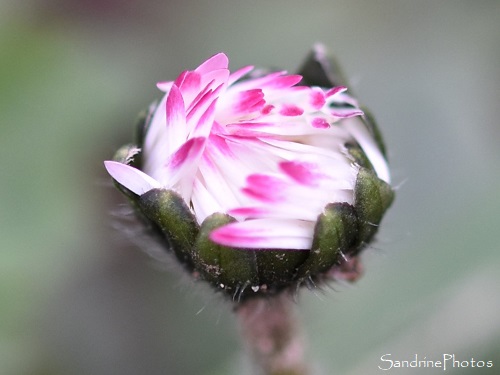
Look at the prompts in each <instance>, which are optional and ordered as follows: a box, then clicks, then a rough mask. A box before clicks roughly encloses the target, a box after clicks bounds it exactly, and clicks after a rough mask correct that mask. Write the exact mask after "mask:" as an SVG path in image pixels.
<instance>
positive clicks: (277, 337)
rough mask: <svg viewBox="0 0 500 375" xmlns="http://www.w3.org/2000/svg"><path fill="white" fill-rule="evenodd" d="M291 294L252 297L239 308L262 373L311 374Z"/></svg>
mask: <svg viewBox="0 0 500 375" xmlns="http://www.w3.org/2000/svg"><path fill="white" fill-rule="evenodd" d="M294 305H295V304H294V302H293V300H292V298H291V296H290V295H289V294H288V293H281V294H279V295H277V296H274V297H271V298H267V299H264V298H251V299H249V300H247V301H245V302H243V303H242V304H241V305H240V306H239V307H238V308H237V310H236V314H237V316H238V320H239V323H240V327H241V331H242V336H243V338H244V340H246V344H247V346H248V349H249V350H250V352H251V354H252V355H253V358H254V362H255V363H256V364H257V365H258V366H260V368H261V374H262V375H307V374H308V373H309V372H308V369H307V366H306V364H305V363H304V344H303V340H302V336H301V335H300V332H299V329H298V324H297V320H296V316H295V311H294V308H295V306H294Z"/></svg>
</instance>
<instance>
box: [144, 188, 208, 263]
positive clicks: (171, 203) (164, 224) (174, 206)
mask: <svg viewBox="0 0 500 375" xmlns="http://www.w3.org/2000/svg"><path fill="white" fill-rule="evenodd" d="M137 205H138V208H139V210H140V211H141V212H142V214H143V215H144V216H145V217H146V218H147V219H148V220H149V221H150V222H152V223H153V224H155V225H156V226H157V227H158V228H159V229H160V230H161V232H162V233H163V235H164V236H165V238H166V239H167V240H168V241H169V242H170V244H171V246H172V249H173V250H174V252H175V254H176V256H177V257H178V258H179V260H181V262H183V263H184V264H187V265H190V264H191V263H192V258H193V254H192V250H193V247H194V244H195V241H196V237H197V236H198V233H199V231H200V228H199V226H198V223H197V222H196V218H195V217H194V215H193V214H192V213H191V210H190V209H189V207H188V206H187V205H186V203H185V202H184V200H183V199H182V197H181V196H180V195H179V194H177V193H176V192H174V191H172V190H166V189H152V190H150V191H148V192H147V193H145V194H142V195H141V196H140V197H139V199H138V201H137Z"/></svg>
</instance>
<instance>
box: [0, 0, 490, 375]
mask: <svg viewBox="0 0 500 375" xmlns="http://www.w3.org/2000/svg"><path fill="white" fill-rule="evenodd" d="M317 41H321V42H323V43H325V44H326V46H327V47H328V48H329V49H330V50H331V52H333V53H334V54H335V55H336V56H337V57H338V58H339V60H340V61H341V63H342V65H343V67H344V70H345V72H346V74H347V75H348V77H349V78H350V81H351V88H352V90H353V91H354V92H355V93H356V94H357V96H358V97H359V98H360V100H361V101H362V102H363V103H364V104H366V105H367V106H368V107H369V108H370V109H371V110H372V111H373V113H374V114H375V115H376V118H377V120H378V122H379V125H380V127H381V129H382V131H383V133H384V135H385V139H386V143H387V145H388V149H389V154H390V161H391V167H392V171H393V179H394V183H395V185H397V186H398V194H397V199H396V202H395V204H394V206H393V208H392V209H391V210H390V211H389V213H388V215H387V216H386V218H385V220H384V222H383V225H382V228H381V231H380V234H379V236H378V241H377V242H376V243H375V244H374V245H373V247H372V248H371V249H369V250H367V252H366V255H365V257H364V264H365V269H366V273H365V276H364V277H363V278H362V279H361V280H360V281H359V282H358V283H357V284H355V285H353V286H346V285H340V284H334V285H332V287H333V288H332V290H326V291H318V292H317V293H312V292H308V291H303V292H302V293H301V295H300V298H299V310H300V315H301V318H302V320H303V321H304V323H305V327H304V332H305V334H306V336H307V339H308V343H309V355H310V357H311V359H312V361H313V363H314V366H315V371H316V372H315V373H317V374H325V375H326V374H328V375H329V374H343V375H345V374H347V375H358V374H376V373H383V372H381V371H380V370H379V369H378V366H379V365H383V364H382V362H381V361H380V356H382V355H383V354H386V353H391V354H392V358H393V359H399V360H403V359H409V360H411V359H412V358H413V356H414V355H415V353H418V354H419V356H421V357H424V356H426V357H427V359H435V360H438V359H440V357H441V356H442V355H443V354H444V353H453V354H455V355H456V356H457V358H459V359H461V360H470V359H471V358H474V359H475V360H492V361H493V362H494V367H493V368H492V369H477V368H476V369H470V368H469V369H452V371H451V372H450V373H452V374H476V373H488V374H496V373H498V368H499V367H500V318H499V312H500V272H499V270H498V269H499V265H500V251H499V248H500V245H499V243H498V234H499V227H500V226H499V222H500V220H499V219H500V173H499V171H500V168H499V165H500V164H499V162H500V148H499V147H498V143H499V142H498V141H499V140H500V128H499V123H498V109H499V106H500V103H499V100H500V2H499V1H496V0H489V1H488V0H479V1H466V0H448V1H434V0H423V1H398V0H379V1H357V2H353V1H348V0H342V1H338V0H335V1H333V0H330V1H309V2H306V1H299V0H287V1H285V0H281V1H261V0H258V1H248V2H230V1H220V0H214V1H210V2H195V1H160V0H156V1H149V2H147V1H146V2H143V1H139V0H123V1H118V0H89V1H83V0H81V1H78V0H26V1H22V2H18V1H13V0H12V1H5V0H2V1H1V2H0V168H1V169H0V171H1V177H0V251H1V252H0V374H2V375H3V374H5V375H25V374H30V375H63V374H64V375H68V374H71V375H87V374H92V375H101V374H103V375H105V374H122V375H129V374H130V375H132V374H151V375H156V374H174V375H176V374H183V375H189V374H209V375H215V374H228V375H229V374H231V375H232V374H237V373H238V374H239V373H244V371H243V370H241V366H242V364H244V363H245V361H246V359H245V358H244V356H243V354H242V353H243V350H242V348H241V346H240V343H239V338H238V331H237V329H236V326H235V322H234V320H233V317H232V314H231V311H230V307H229V306H228V305H226V304H225V303H223V302H222V301H221V299H220V298H219V297H217V296H214V295H213V294H211V293H210V292H207V290H205V289H204V288H203V287H201V286H199V285H193V284H192V282H190V281H189V280H186V279H185V278H184V277H182V276H181V275H180V273H179V272H178V270H176V269H175V267H174V266H172V267H170V266H168V265H167V266H166V267H164V266H159V264H158V263H156V262H154V261H152V260H151V258H149V257H148V256H146V255H145V254H144V253H142V252H141V251H139V250H137V247H136V246H135V245H134V244H133V241H131V240H130V239H128V238H127V236H125V235H124V234H123V233H122V232H120V230H118V229H117V228H116V226H117V223H119V221H117V219H116V218H113V216H112V212H113V211H116V209H117V208H119V207H120V205H121V204H123V202H124V201H123V200H122V199H121V197H120V196H119V194H118V193H117V192H116V191H115V190H114V189H113V188H112V187H111V185H110V182H109V178H108V177H107V175H106V173H105V171H104V168H103V164H102V160H104V159H108V158H110V157H111V156H112V154H113V152H114V150H115V149H116V148H117V147H118V146H120V145H121V144H123V143H125V142H127V141H129V140H130V139H131V134H132V131H133V128H132V126H133V123H134V118H135V116H136V114H137V113H138V112H139V111H140V110H141V109H142V108H144V107H146V106H147V105H148V104H149V103H150V102H151V101H152V100H154V99H156V98H157V97H158V96H159V92H158V91H157V90H156V88H155V83H156V82H157V81H160V80H169V79H173V78H175V77H176V75H177V74H178V73H179V72H180V71H182V70H184V69H187V68H191V69H192V68H194V67H196V66H197V65H198V64H199V63H200V62H202V61H203V60H205V59H206V58H207V57H209V56H211V55H212V54H214V53H216V52H219V51H224V52H226V53H227V54H228V55H229V57H230V61H231V68H232V69H233V70H234V69H236V68H239V67H241V66H244V65H248V64H254V65H257V66H273V67H282V68H285V69H288V70H289V71H294V70H295V69H297V67H298V66H299V65H300V63H301V61H302V59H303V58H304V56H305V54H306V53H307V52H308V50H309V47H310V46H311V45H312V44H313V43H315V42H317ZM164 268H166V269H164ZM394 371H395V372H397V374H399V375H403V374H420V373H422V374H438V373H442V370H437V369H434V370H432V369H420V370H416V369H394Z"/></svg>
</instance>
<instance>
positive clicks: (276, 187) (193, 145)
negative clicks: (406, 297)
mask: <svg viewBox="0 0 500 375" xmlns="http://www.w3.org/2000/svg"><path fill="white" fill-rule="evenodd" d="M227 66H228V60H227V57H226V56H225V55H224V54H218V55H215V56H213V57H212V58H210V59H209V60H207V61H206V62H204V63H203V64H201V65H200V66H199V67H198V68H197V69H195V70H194V71H185V72H183V73H182V74H181V75H180V76H179V77H178V78H177V79H176V80H175V81H171V82H160V83H159V84H158V87H159V88H160V89H161V90H163V91H165V93H166V94H165V96H164V97H163V99H162V100H161V101H160V102H159V104H158V105H155V106H151V107H150V108H149V110H148V111H147V112H145V114H144V115H143V116H141V117H140V120H139V123H138V131H137V138H138V139H137V144H136V145H126V146H123V147H122V148H120V149H119V150H118V151H117V153H116V155H115V157H114V160H113V161H106V162H105V165H106V168H107V170H108V172H109V173H110V175H111V176H112V177H113V178H114V180H115V182H116V184H117V186H118V188H119V189H120V191H121V192H122V193H124V194H125V195H126V196H127V197H128V198H129V199H130V200H131V202H132V204H133V206H134V207H135V208H136V211H137V214H138V215H139V216H140V217H141V218H143V219H144V220H145V221H146V222H147V223H149V227H150V228H152V229H153V230H154V231H155V232H157V233H159V234H160V235H161V238H163V240H164V243H165V244H166V246H165V247H166V251H172V252H173V253H174V254H175V256H176V258H177V259H178V260H179V262H180V263H181V264H182V265H183V266H184V267H185V268H186V270H187V271H188V272H190V273H191V274H192V275H193V277H196V278H198V279H201V280H205V281H206V282H208V283H209V284H211V285H212V286H213V287H215V288H216V289H217V290H220V291H223V292H224V293H225V294H227V295H228V296H230V297H232V299H233V300H234V301H240V300H243V299H246V298H250V297H256V296H266V295H273V294H276V293H279V292H281V291H283V290H286V289H290V288H293V289H296V288H298V287H299V286H301V285H307V286H309V287H312V286H314V285H316V284H317V283H319V282H322V281H324V280H328V279H331V278H338V279H346V280H354V279H356V278H357V276H358V275H359V270H360V266H359V259H358V255H359V253H360V251H361V250H362V249H363V248H364V247H365V246H366V245H367V244H368V243H369V242H370V241H372V240H373V237H374V235H375V234H376V232H377V230H378V227H379V224H380V222H381V220H382V217H383V215H384V213H385V211H386V210H387V208H388V207H389V206H390V204H391V203H392V200H393V197H394V192H393V190H392V188H391V186H390V175H389V169H388V166H387V160H386V151H385V145H384V143H383V141H382V137H381V134H380V132H379V130H378V128H377V126H376V124H375V121H374V120H373V117H372V116H371V115H368V114H367V112H366V111H362V110H361V109H360V108H359V106H358V104H357V102H356V100H355V99H354V98H352V97H351V96H350V95H348V94H347V93H346V88H345V87H344V86H343V85H344V84H345V80H344V79H343V78H342V75H341V74H340V73H339V71H338V70H337V69H336V68H335V67H336V64H335V63H333V62H331V61H330V60H328V58H327V57H326V54H325V52H324V51H323V49H322V47H320V46H317V47H316V49H315V50H314V51H313V53H312V54H311V55H310V56H309V58H308V59H307V61H306V63H305V64H304V67H303V69H302V70H301V75H286V74H285V72H275V73H268V74H265V75H260V76H252V75H251V74H250V72H251V71H252V69H253V68H252V67H245V68H243V69H240V70H238V71H237V72H235V73H232V74H230V72H229V70H228V69H227ZM299 82H301V84H303V86H297V83H299ZM339 85H342V86H339Z"/></svg>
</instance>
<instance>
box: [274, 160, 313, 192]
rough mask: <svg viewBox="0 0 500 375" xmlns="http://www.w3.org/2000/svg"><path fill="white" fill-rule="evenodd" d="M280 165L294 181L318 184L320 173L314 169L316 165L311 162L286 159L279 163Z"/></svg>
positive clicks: (310, 184)
mask: <svg viewBox="0 0 500 375" xmlns="http://www.w3.org/2000/svg"><path fill="white" fill-rule="evenodd" d="M279 167H280V169H281V170H282V171H283V172H285V173H286V174H287V175H288V176H290V177H291V178H292V179H293V180H294V181H296V182H298V183H299V184H302V185H309V186H312V185H316V184H317V180H318V178H319V177H320V175H319V174H317V173H314V172H313V171H312V169H313V168H314V165H313V164H310V163H303V162H299V161H284V162H281V163H280V164H279Z"/></svg>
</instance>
